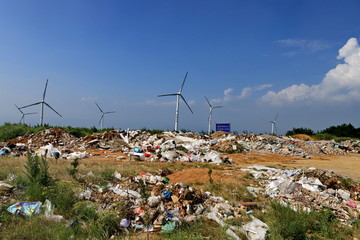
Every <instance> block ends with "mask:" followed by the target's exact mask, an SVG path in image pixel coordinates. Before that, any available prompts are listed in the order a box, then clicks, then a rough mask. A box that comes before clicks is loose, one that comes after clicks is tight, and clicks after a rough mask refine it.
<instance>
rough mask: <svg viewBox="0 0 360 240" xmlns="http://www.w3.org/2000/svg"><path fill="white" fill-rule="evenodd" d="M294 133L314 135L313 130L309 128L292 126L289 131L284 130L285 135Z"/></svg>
mask: <svg viewBox="0 0 360 240" xmlns="http://www.w3.org/2000/svg"><path fill="white" fill-rule="evenodd" d="M295 134H306V135H314V131H313V130H311V129H310V128H293V129H292V130H291V131H287V132H286V136H292V135H295Z"/></svg>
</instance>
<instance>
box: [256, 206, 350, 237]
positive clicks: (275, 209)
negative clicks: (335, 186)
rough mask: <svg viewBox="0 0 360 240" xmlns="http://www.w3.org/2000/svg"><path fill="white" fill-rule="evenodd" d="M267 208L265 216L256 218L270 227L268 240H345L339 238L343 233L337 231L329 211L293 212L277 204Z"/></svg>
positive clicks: (335, 221)
mask: <svg viewBox="0 0 360 240" xmlns="http://www.w3.org/2000/svg"><path fill="white" fill-rule="evenodd" d="M269 207H270V209H269V211H268V212H267V213H266V214H264V215H262V216H261V214H260V213H259V214H260V215H259V216H257V217H259V218H262V220H264V221H265V222H266V223H267V224H268V226H269V227H270V231H269V236H268V239H269V240H272V239H273V240H279V239H294V240H305V239H335V238H336V239H345V238H343V237H342V236H341V235H342V234H344V233H342V232H339V231H337V230H338V227H337V223H338V221H337V220H336V217H335V216H334V214H333V213H332V212H331V211H330V210H323V211H312V212H310V213H308V212H305V211H301V210H299V211H296V212H295V211H294V210H292V209H291V208H290V207H286V206H283V205H281V204H279V203H277V202H272V203H271V204H270V206H269Z"/></svg>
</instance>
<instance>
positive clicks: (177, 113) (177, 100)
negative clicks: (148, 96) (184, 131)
mask: <svg viewBox="0 0 360 240" xmlns="http://www.w3.org/2000/svg"><path fill="white" fill-rule="evenodd" d="M187 75H188V73H187V72H186V74H185V78H184V81H183V83H182V84H181V87H180V90H179V92H177V93H170V94H163V95H158V97H165V96H176V112H175V131H176V132H177V131H178V129H179V104H180V97H181V98H182V100H183V101H184V102H185V104H186V106H188V108H189V110H190V112H191V113H193V111H192V110H191V108H190V106H189V104H188V103H187V102H186V100H185V98H184V97H183V95H182V94H181V93H182V90H183V88H184V84H185V80H186V77H187Z"/></svg>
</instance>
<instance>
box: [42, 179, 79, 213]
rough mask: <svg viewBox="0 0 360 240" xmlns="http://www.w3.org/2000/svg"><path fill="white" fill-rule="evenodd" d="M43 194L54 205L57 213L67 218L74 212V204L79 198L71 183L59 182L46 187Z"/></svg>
mask: <svg viewBox="0 0 360 240" xmlns="http://www.w3.org/2000/svg"><path fill="white" fill-rule="evenodd" d="M43 195H44V197H45V198H46V199H49V201H50V202H51V203H52V204H53V205H54V208H55V212H56V214H60V215H63V216H64V217H65V218H66V217H70V216H71V215H72V214H73V206H74V204H75V203H76V201H77V198H76V196H75V192H74V191H73V188H72V185H71V184H69V183H62V182H57V183H56V184H54V185H52V186H49V187H46V188H45V189H44V193H43ZM44 201H45V200H44Z"/></svg>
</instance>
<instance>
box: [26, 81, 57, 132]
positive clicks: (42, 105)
mask: <svg viewBox="0 0 360 240" xmlns="http://www.w3.org/2000/svg"><path fill="white" fill-rule="evenodd" d="M48 81H49V80H48V79H46V84H45V90H44V94H43V98H42V100H41V101H40V102H37V103H33V104H30V105H26V106H23V107H21V108H20V109H23V108H27V107H31V106H35V105H38V104H40V105H41V112H40V126H43V125H44V105H46V106H47V107H48V108H50V109H51V110H53V111H54V112H55V113H56V114H57V115H59V116H60V117H62V116H61V115H60V113H58V112H57V111H55V109H53V108H52V107H51V106H50V105H49V104H48V103H47V102H45V94H46V89H47V85H48ZM20 109H19V110H20Z"/></svg>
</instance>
